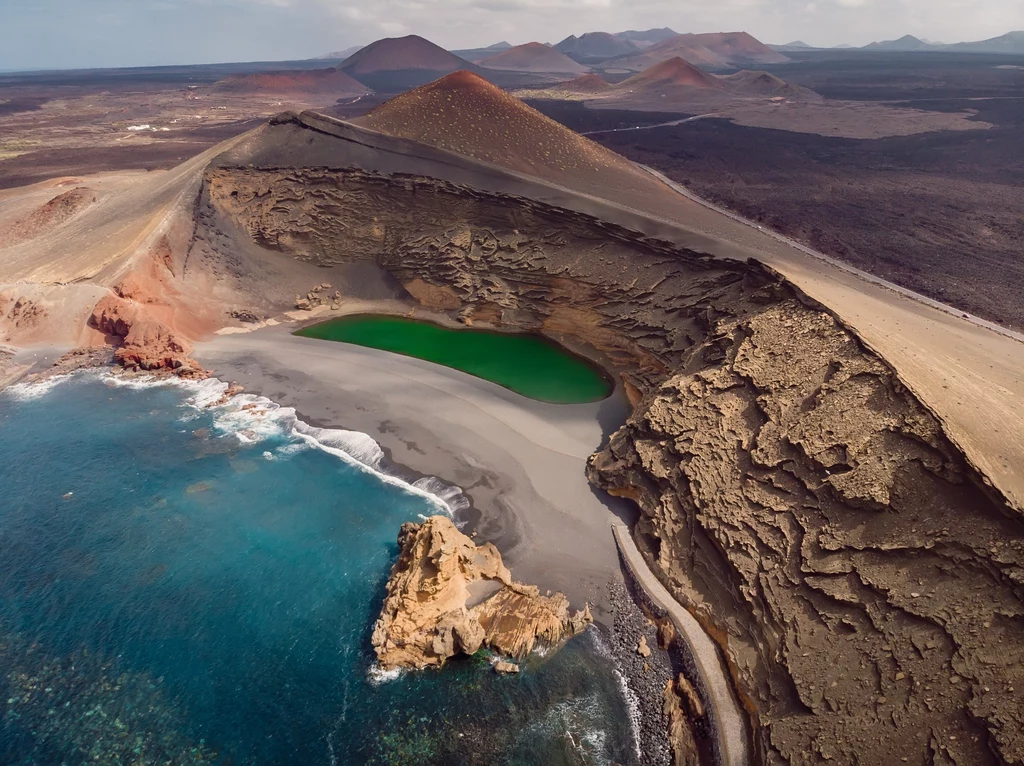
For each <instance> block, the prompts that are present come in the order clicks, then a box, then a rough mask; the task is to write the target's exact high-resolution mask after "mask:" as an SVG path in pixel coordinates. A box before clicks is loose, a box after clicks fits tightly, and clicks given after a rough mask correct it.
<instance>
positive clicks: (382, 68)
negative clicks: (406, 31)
mask: <svg viewBox="0 0 1024 766" xmlns="http://www.w3.org/2000/svg"><path fill="white" fill-rule="evenodd" d="M460 69H469V70H473V71H475V70H476V67H475V66H474V65H473V64H471V63H469V62H468V61H466V60H465V59H462V58H459V57H458V56H456V55H455V54H454V53H450V52H449V51H446V50H445V49H444V48H441V47H440V46H437V45H434V43H432V42H430V41H429V40H425V39H423V38H422V37H420V36H419V35H408V36H407V37H388V38H384V39H383V40H377V42H374V43H370V44H369V45H367V46H366V47H365V48H363V49H362V50H360V51H358V52H356V53H354V54H352V55H351V56H350V57H349V58H348V59H347V60H346V61H345V62H344V63H343V64H342V65H341V70H342V71H343V72H345V73H346V74H349V75H351V76H352V77H354V78H355V79H357V80H359V81H360V82H363V83H366V84H367V85H370V86H371V87H373V88H375V89H377V90H392V91H394V90H402V89H405V88H408V87H414V86H416V85H423V84H424V83H427V82H430V81H431V80H435V79H436V78H438V77H441V76H443V75H446V74H449V73H451V72H455V71H458V70H460Z"/></svg>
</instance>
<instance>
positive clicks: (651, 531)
mask: <svg viewBox="0 0 1024 766" xmlns="http://www.w3.org/2000/svg"><path fill="white" fill-rule="evenodd" d="M201 208H202V209H203V210H204V211H206V216H207V219H208V220H211V221H212V220H217V219H219V218H226V219H228V220H230V221H231V222H232V224H233V225H237V226H239V227H241V228H243V229H244V230H245V231H247V232H248V233H249V235H250V236H251V237H252V239H253V240H254V241H255V242H256V243H258V244H260V245H261V246H263V247H264V248H268V249H272V250H277V251H280V252H283V253H287V254H289V255H291V256H293V257H295V258H298V259H301V260H304V261H308V262H310V263H312V264H317V265H341V264H346V263H351V262H353V261H359V260H366V261H372V262H374V263H376V264H377V265H378V266H379V267H380V268H381V269H383V270H384V271H385V272H387V273H388V274H389V275H391V276H392V277H394V279H395V280H396V281H397V282H398V283H399V284H401V285H402V287H404V289H405V290H406V291H407V293H408V295H409V296H411V297H412V298H414V299H415V300H417V301H418V302H420V303H421V304H423V305H424V306H427V307H430V308H433V309H436V310H439V311H447V312H451V313H452V314H453V315H454V314H458V315H459V316H460V317H462V318H463V319H466V320H469V321H483V322H488V323H491V324H495V325H501V326H505V327H509V328H521V329H530V330H539V331H542V332H547V333H549V334H552V335H555V336H561V337H564V338H567V339H569V340H572V341H575V342H579V343H582V344H586V345H589V346H591V347H593V348H595V349H597V350H598V351H599V352H601V353H602V354H603V355H604V356H605V357H606V358H607V359H609V360H610V361H611V364H612V365H613V366H615V368H616V370H617V372H618V373H619V374H620V375H621V376H622V379H623V380H624V381H625V383H626V389H627V391H628V392H629V394H630V396H631V398H632V400H633V401H634V403H635V404H636V406H637V409H636V412H635V413H634V415H633V416H632V418H631V419H630V421H629V423H628V424H627V425H626V426H625V427H624V428H623V429H622V430H621V431H620V432H619V433H618V434H616V436H615V437H614V439H613V440H612V442H611V444H610V445H609V446H608V448H607V449H606V450H604V451H603V452H602V453H601V454H600V455H599V456H598V457H596V458H595V460H594V461H593V464H592V466H591V469H590V476H591V479H592V480H593V481H594V483H595V484H597V485H598V486H601V487H604V488H607V489H610V490H611V491H613V492H615V493H617V494H620V495H623V496H626V497H629V498H632V499H633V500H635V501H636V502H637V504H638V505H639V506H640V508H641V510H642V512H643V516H642V519H641V522H640V524H639V525H638V526H637V529H636V530H635V534H636V537H637V540H638V542H639V544H640V546H641V548H642V549H643V550H644V552H645V555H646V556H647V558H648V560H649V562H650V564H651V566H652V568H653V569H654V570H655V571H656V572H658V573H659V576H660V577H661V578H662V580H663V582H664V583H665V584H666V586H667V587H669V588H670V590H671V591H672V592H673V594H674V595H675V596H676V597H677V598H678V599H679V600H680V601H681V602H682V603H683V604H685V605H686V606H688V607H689V608H690V609H691V610H692V611H693V612H694V614H695V615H696V616H697V617H698V618H699V619H700V621H701V622H702V624H703V625H704V626H705V627H706V628H707V629H708V631H709V632H710V633H711V634H712V635H713V636H714V637H715V639H716V640H717V641H718V643H719V644H720V645H721V646H722V647H723V650H724V652H725V655H726V657H727V659H728V660H729V663H730V667H731V670H732V675H733V679H734V682H735V685H736V687H737V689H738V690H739V692H740V694H741V697H742V698H743V701H744V703H745V705H746V707H747V709H748V711H749V714H750V717H751V721H752V723H753V725H754V726H753V728H754V731H755V732H756V733H755V742H754V743H753V744H754V752H755V757H756V758H757V760H759V761H761V762H766V763H786V762H792V763H819V762H820V763H823V762H826V761H828V762H832V763H855V762H856V763H879V764H881V763H891V762H901V763H902V762H907V763H931V762H949V763H962V764H987V763H1000V762H1005V763H1013V762H1020V761H1022V760H1024V742H1022V736H1021V731H1022V730H1024V710H1022V702H1021V700H1022V699H1024V695H1022V694H1021V693H1020V690H1022V689H1024V677H1022V673H1024V670H1022V669H1024V655H1022V651H1024V525H1022V520H1021V517H1020V515H1019V513H1018V512H1017V511H1015V510H1014V509H1013V508H1011V507H1010V506H1008V505H1007V504H1006V503H1005V502H1004V500H1003V498H1001V497H1000V496H998V495H997V494H996V493H995V492H994V491H993V490H991V488H990V487H988V486H987V485H986V484H985V482H984V481H983V479H982V478H981V477H980V476H979V475H978V474H977V473H976V472H975V471H974V470H973V469H972V467H971V466H970V465H969V464H968V462H967V461H966V460H965V458H964V457H963V455H962V454H961V453H960V452H959V451H958V450H957V449H956V448H955V447H954V446H953V445H952V444H951V443H950V441H949V440H948V439H947V438H946V437H945V435H944V434H943V431H942V427H941V423H940V422H939V421H938V420H937V419H936V418H935V417H934V416H933V415H932V414H931V413H930V412H929V410H928V409H927V408H926V407H925V406H924V405H922V403H921V402H920V401H918V400H917V399H916V398H915V397H914V396H913V394H912V393H911V392H910V391H908V390H907V389H905V388H904V387H903V385H902V384H901V383H900V381H899V380H898V379H897V377H896V376H895V375H894V374H893V372H892V371H891V369H890V368H889V367H888V366H887V365H885V364H884V363H883V362H882V361H881V360H880V359H878V357H877V356H876V355H874V354H873V353H872V352H871V351H870V350H868V349H866V348H865V347H863V346H862V345H861V344H860V343H859V342H858V340H857V339H856V337H855V336H854V334H853V333H852V332H850V331H849V330H847V329H846V328H845V327H843V326H842V325H841V324H839V323H838V322H837V321H836V320H835V319H833V317H832V316H831V315H830V314H829V313H828V312H827V311H825V310H824V309H822V308H821V307H820V306H818V305H816V304H814V303H813V302H811V301H809V300H806V299H805V298H803V297H802V296H801V295H800V294H798V293H797V292H796V291H795V290H794V289H792V288H791V287H790V286H789V285H788V284H787V283H785V282H784V281H783V280H781V279H780V278H778V277H777V276H776V275H774V274H773V273H771V272H769V271H768V270H766V269H765V268H763V267H761V266H760V265H758V264H754V263H739V262H735V261H727V260H716V259H713V258H710V257H707V256H704V255H701V254H700V253H696V252H692V251H687V250H684V249H680V248H678V247H675V246H672V245H669V244H668V243H664V242H660V241H656V240H651V239H649V238H645V237H643V236H640V235H638V234H635V233H633V232H630V231H628V230H626V229H623V228H621V227H618V226H614V225H610V224H608V223H605V222H602V221H599V220H596V219H594V218H590V217H588V216H586V215H583V214H581V213H570V212H567V211H565V210H561V209H558V208H555V207H552V206H550V205H546V204H543V203H539V202H536V201H532V200H526V199H521V198H517V197H514V196H512V195H503V194H497V193H487V192H481V191H479V190H476V189H472V188H469V187H466V186H461V185H458V184H454V183H450V182H445V181H439V180H435V179H429V178H418V177H412V176H398V175H390V176H385V175H378V174H374V173H371V172H367V171H364V170H358V169H338V168H334V169H327V168H302V169H295V168H291V169H282V168H274V167H265V168H260V167H227V166H221V167H217V168H212V169H211V170H210V171H208V173H207V177H206V184H205V188H204V199H203V200H202V202H201ZM450 634H451V641H452V643H453V644H454V643H455V642H456V641H461V640H462V639H461V638H460V637H459V636H457V635H456V632H455V627H454V625H453V626H452V627H451V631H450ZM470 638H472V636H471V637H470ZM432 640H433V639H431V641H432ZM474 640H475V639H474ZM445 641H447V639H445ZM469 645H470V646H472V645H473V641H472V640H470V641H469ZM441 648H442V649H444V648H446V647H444V646H442V647H441ZM442 653H444V652H442ZM426 656H430V655H427V654H426V653H424V654H423V657H426ZM412 657H413V658H414V659H413V662H414V663H415V662H416V661H423V660H422V658H421V657H420V655H412ZM903 758H906V759H907V760H906V761H903V760H902V759H903Z"/></svg>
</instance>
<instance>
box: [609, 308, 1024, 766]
mask: <svg viewBox="0 0 1024 766" xmlns="http://www.w3.org/2000/svg"><path fill="white" fill-rule="evenodd" d="M590 471H591V477H592V479H593V480H594V481H595V482H597V483H599V484H601V485H603V486H606V487H608V488H610V489H611V490H612V491H613V492H616V493H619V494H622V495H625V496H627V497H631V498H633V499H634V500H635V501H636V502H637V504H638V505H639V506H640V507H641V509H642V510H643V517H642V520H641V521H640V523H639V525H638V526H637V529H636V531H635V532H636V537H637V539H638V541H639V542H640V543H641V544H642V545H643V546H644V547H645V548H646V553H647V555H648V558H649V560H650V561H651V562H652V563H653V564H654V565H655V567H656V571H658V572H659V573H660V575H661V576H662V578H663V580H664V581H665V582H667V583H669V584H671V586H672V589H673V590H674V591H675V592H676V593H677V594H678V595H679V596H680V597H681V600H682V601H683V603H684V604H686V605H688V606H689V607H691V608H692V610H693V611H694V612H695V613H696V614H697V615H698V616H699V617H700V619H701V621H702V622H703V623H704V624H705V625H706V626H707V627H708V628H709V629H710V630H711V631H712V633H713V634H714V635H716V636H717V637H719V639H720V642H721V643H723V644H724V645H725V646H726V647H727V655H728V657H729V659H730V661H731V664H732V666H733V669H734V672H735V677H736V679H737V681H738V684H739V687H740V689H741V690H742V691H743V692H744V694H745V695H746V697H747V701H748V704H749V705H750V707H751V708H752V709H753V710H754V711H756V714H757V716H758V718H759V724H760V726H759V728H758V731H757V734H756V738H757V744H758V746H759V750H760V753H761V755H762V757H763V758H764V759H765V760H766V761H768V762H792V763H808V762H812V763H816V762H819V761H823V760H828V761H829V762H831V763H878V764H883V763H893V762H903V761H902V760H901V759H903V758H905V759H907V760H906V762H909V763H959V764H965V765H966V764H982V763H992V762H998V761H999V760H1000V759H1002V760H1003V761H1005V762H1009V763H1018V762H1020V761H1021V759H1022V758H1024V736H1022V728H1021V727H1022V720H1024V694H1021V692H1020V691H1019V690H1024V610H1022V585H1024V566H1022V565H1024V544H1022V537H1024V529H1022V524H1021V520H1020V519H1019V518H1018V517H1015V516H1014V515H1010V514H1008V513H1007V509H1006V508H1005V507H1001V506H1000V504H999V503H998V501H996V500H994V499H993V498H992V497H991V496H990V495H989V494H988V493H987V492H986V491H985V490H984V489H983V488H982V487H980V486H979V485H978V484H977V483H976V482H974V481H972V480H971V476H970V469H969V468H968V467H967V466H966V465H965V463H964V460H963V459H962V457H961V456H960V455H959V454H958V452H957V451H956V450H955V449H954V448H953V446H952V445H951V444H950V443H949V442H948V440H947V439H946V438H945V437H944V436H943V434H942V431H941V428H940V426H939V423H938V422H937V421H936V420H935V418H934V417H932V416H931V415H930V414H929V413H928V412H927V411H926V410H925V408H924V407H922V405H921V404H920V403H919V402H917V401H916V400H915V398H914V397H913V396H912V395H911V394H910V393H909V392H908V391H907V390H906V389H904V388H903V387H902V386H901V385H900V383H899V381H898V380H896V379H895V377H894V376H893V375H892V373H891V372H890V371H889V369H888V368H887V367H886V366H884V365H883V364H881V363H880V362H879V361H878V360H877V359H875V358H874V357H873V356H872V355H871V354H870V353H868V352H866V351H865V350H864V349H863V348H862V347H861V346H860V344H859V343H858V342H857V341H856V340H855V339H854V338H853V337H851V336H850V334H849V333H848V332H846V331H845V330H844V329H843V328H841V327H840V326H838V325H837V323H836V322H835V321H834V320H833V319H832V318H831V317H830V316H829V315H827V314H825V313H822V312H820V311H815V310H813V309H810V308H808V307H806V306H804V305H801V304H800V303H798V302H796V301H786V302H783V303H781V304H778V305H775V306H772V307H770V308H767V309H766V310H764V311H763V312H761V313H759V314H757V315H756V316H753V317H750V318H748V319H745V320H741V321H725V322H722V323H720V324H719V325H718V326H717V327H716V329H715V331H714V332H713V333H711V334H710V336H709V337H708V339H707V340H706V341H705V342H704V343H703V344H702V347H701V348H699V349H695V351H694V354H693V365H692V369H691V370H688V371H686V372H681V373H679V374H675V375H672V376H671V377H670V378H669V379H668V380H666V381H665V382H664V383H663V384H662V385H661V386H660V387H659V388H658V389H657V390H656V391H653V392H652V393H651V395H650V396H648V397H647V398H646V399H645V401H644V403H643V405H642V406H641V407H640V408H639V409H638V410H637V411H636V412H635V413H634V415H633V416H632V417H631V418H630V421H629V423H628V424H627V425H626V426H625V427H624V428H623V429H621V430H620V431H619V432H618V433H617V434H616V435H615V436H614V437H613V439H612V440H611V443H610V445H609V446H608V447H607V449H605V450H604V451H603V452H601V453H600V454H598V455H596V456H595V457H594V458H593V459H592V463H591V469H590Z"/></svg>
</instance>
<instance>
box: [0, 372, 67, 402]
mask: <svg viewBox="0 0 1024 766" xmlns="http://www.w3.org/2000/svg"><path fill="white" fill-rule="evenodd" d="M70 378H71V376H70V375H55V376H54V377H52V378H47V379H46V380H42V381H39V382H38V383H15V384H14V385H13V386H8V387H7V388H6V389H4V391H5V392H6V393H7V394H8V395H9V396H11V397H13V398H14V399H17V400H18V401H19V402H28V401H32V400H33V399H38V398H39V397H41V396H45V395H46V394H48V393H50V391H52V390H53V389H55V388H56V387H57V386H59V385H60V384H62V383H64V382H66V381H67V380H69V379H70Z"/></svg>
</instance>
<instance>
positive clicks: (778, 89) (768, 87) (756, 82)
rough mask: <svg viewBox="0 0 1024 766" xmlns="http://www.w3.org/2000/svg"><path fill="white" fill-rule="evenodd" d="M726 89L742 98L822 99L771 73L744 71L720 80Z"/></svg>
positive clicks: (812, 92)
mask: <svg viewBox="0 0 1024 766" xmlns="http://www.w3.org/2000/svg"><path fill="white" fill-rule="evenodd" d="M718 79H719V80H720V81H721V82H722V83H723V84H724V85H725V87H726V88H727V89H728V90H730V91H731V92H733V93H736V94H739V95H741V96H770V97H773V98H774V97H779V96H781V97H784V98H791V99H820V98H821V96H819V95H818V94H817V93H815V92H814V91H812V90H809V89H808V88H804V87H801V86H799V85H790V84H789V83H788V82H786V81H785V80H783V79H782V78H781V77H776V76H775V75H773V74H771V73H769V72H756V71H750V70H748V69H744V70H743V71H741V72H736V73H735V74H731V75H725V76H722V77H719V78H718Z"/></svg>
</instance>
